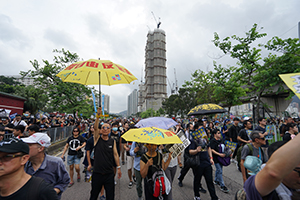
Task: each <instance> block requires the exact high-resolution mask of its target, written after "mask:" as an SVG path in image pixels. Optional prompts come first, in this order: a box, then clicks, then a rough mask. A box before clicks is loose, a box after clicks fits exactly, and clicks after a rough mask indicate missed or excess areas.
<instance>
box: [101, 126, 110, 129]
mask: <svg viewBox="0 0 300 200" xmlns="http://www.w3.org/2000/svg"><path fill="white" fill-rule="evenodd" d="M102 129H110V127H107V126H103V127H102Z"/></svg>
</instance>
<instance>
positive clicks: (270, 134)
mask: <svg viewBox="0 0 300 200" xmlns="http://www.w3.org/2000/svg"><path fill="white" fill-rule="evenodd" d="M273 126H274V125H267V126H266V132H267V133H268V135H267V136H265V138H266V140H272V139H273V132H274V131H273V130H274V127H273Z"/></svg>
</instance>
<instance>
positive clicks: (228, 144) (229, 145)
mask: <svg viewBox="0 0 300 200" xmlns="http://www.w3.org/2000/svg"><path fill="white" fill-rule="evenodd" d="M225 146H226V147H229V148H230V150H231V152H232V153H233V152H234V151H235V149H236V147H237V143H236V142H230V141H228V140H225Z"/></svg>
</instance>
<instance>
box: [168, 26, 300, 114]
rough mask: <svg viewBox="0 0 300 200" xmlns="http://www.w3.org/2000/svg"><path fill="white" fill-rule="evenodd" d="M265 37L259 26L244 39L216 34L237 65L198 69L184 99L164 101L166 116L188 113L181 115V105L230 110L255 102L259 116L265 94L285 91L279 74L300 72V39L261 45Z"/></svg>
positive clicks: (173, 97) (275, 39) (216, 42)
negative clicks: (213, 106) (222, 106)
mask: <svg viewBox="0 0 300 200" xmlns="http://www.w3.org/2000/svg"><path fill="white" fill-rule="evenodd" d="M261 29H262V28H261ZM266 35H267V34H266V33H261V32H260V29H259V28H258V26H257V24H254V25H253V27H252V28H251V29H250V30H249V31H248V32H246V33H245V36H244V37H240V36H237V35H232V36H230V37H225V38H224V39H221V38H220V36H219V35H218V34H217V33H215V34H214V40H213V41H212V42H213V43H214V45H215V46H216V47H217V48H219V49H220V50H221V51H222V52H223V53H224V55H229V56H230V57H231V58H233V59H235V60H236V61H237V62H236V66H227V67H222V66H221V65H220V64H219V65H218V64H217V63H216V62H214V64H213V65H214V70H213V71H208V72H204V71H202V70H199V69H198V70H196V71H195V72H194V73H192V75H191V76H192V78H191V80H190V81H185V83H184V84H183V86H182V88H180V89H183V90H184V91H185V92H186V93H185V94H184V96H182V97H181V95H182V94H176V95H171V96H170V97H169V98H168V99H166V100H165V101H164V102H163V108H164V109H165V111H166V113H168V114H169V115H176V114H182V113H185V114H186V113H187V112H188V111H186V110H185V111H184V112H181V111H183V110H184V109H183V108H182V104H181V103H182V102H183V105H188V106H186V107H187V108H188V107H189V106H190V105H189V104H187V102H193V103H192V104H194V103H197V104H203V103H217V104H221V105H224V106H227V107H229V111H230V107H231V106H234V105H240V104H242V103H243V102H247V101H249V99H253V100H255V101H256V104H257V106H256V107H257V110H256V113H258V114H259V112H258V109H259V107H260V104H261V97H262V96H263V95H266V94H268V93H274V86H279V87H278V89H277V91H275V93H279V92H282V91H284V87H283V86H284V83H283V81H282V80H281V79H280V77H279V76H278V75H279V74H285V73H295V72H299V71H300V67H299V65H300V43H299V40H298V39H297V38H295V39H292V38H288V39H285V40H283V39H280V38H279V37H273V38H272V39H271V40H269V41H268V42H267V43H266V44H260V43H259V39H261V38H263V37H265V36H266ZM262 55H265V56H264V57H263V56H262ZM285 92H290V96H292V95H294V94H293V93H292V91H290V90H289V91H285ZM187 97H191V98H194V99H193V100H194V101H191V100H190V99H184V98H187ZM254 103H255V102H254ZM191 108H192V107H191ZM191 108H189V109H191Z"/></svg>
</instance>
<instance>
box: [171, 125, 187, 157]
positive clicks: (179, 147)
mask: <svg viewBox="0 0 300 200" xmlns="http://www.w3.org/2000/svg"><path fill="white" fill-rule="evenodd" d="M176 135H177V136H178V137H179V138H180V140H181V141H182V144H173V145H172V146H169V147H167V148H168V149H169V151H170V152H171V153H172V159H174V158H176V157H177V156H178V155H179V154H180V153H181V152H183V151H184V149H185V148H186V147H188V146H189V145H190V143H191V142H190V140H188V139H187V138H186V136H185V134H184V132H183V131H182V130H181V131H179V132H178V133H177V134H176Z"/></svg>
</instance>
